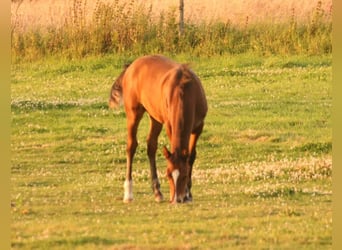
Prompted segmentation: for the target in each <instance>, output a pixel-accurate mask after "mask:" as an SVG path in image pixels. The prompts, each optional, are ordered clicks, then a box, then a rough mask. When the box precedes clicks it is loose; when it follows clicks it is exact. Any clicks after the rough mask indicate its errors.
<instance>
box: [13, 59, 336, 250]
mask: <svg viewBox="0 0 342 250" xmlns="http://www.w3.org/2000/svg"><path fill="white" fill-rule="evenodd" d="M171 57H172V58H173V59H175V60H177V61H180V62H189V63H190V64H191V67H192V68H193V70H194V71H195V72H196V73H197V75H198V76H199V77H200V79H201V81H202V83H203V86H204V89H205V91H206V95H207V100H208V105H209V111H208V115H207V117H206V123H205V127H204V132H203V134H202V136H201V138H200V140H199V143H198V150H197V151H198V156H197V160H196V162H195V165H194V172H193V196H194V200H193V202H192V203H187V204H177V205H170V204H169V202H168V201H167V197H168V195H169V193H168V192H169V190H168V189H169V187H168V182H167V179H166V177H165V167H166V162H165V160H164V157H163V156H162V152H161V148H162V146H164V145H166V146H168V145H169V142H168V139H167V137H166V135H165V132H162V134H161V135H160V138H159V150H158V153H157V164H158V166H159V167H158V171H159V177H160V181H161V186H162V192H163V194H164V197H166V200H165V201H164V202H162V203H156V202H155V201H154V198H153V194H152V190H151V187H150V176H149V164H148V159H147V154H146V143H145V142H146V136H147V132H148V118H147V116H146V117H145V118H144V119H143V120H142V122H141V125H140V128H139V133H138V137H139V147H138V149H137V153H136V156H135V161H134V166H133V173H134V174H133V178H134V187H133V193H134V201H133V202H132V203H130V204H124V203H123V202H122V198H123V182H124V176H125V161H126V159H125V155H126V153H125V148H126V145H125V143H126V122H125V113H124V111H123V108H122V107H121V108H120V109H118V110H109V109H108V107H107V100H108V97H109V90H110V88H111V85H112V82H113V80H114V79H115V78H116V76H118V74H119V73H120V72H121V69H122V66H123V65H124V63H125V62H127V61H130V60H132V59H134V58H135V56H133V55H130V56H124V55H123V54H111V53H108V54H104V55H101V56H99V55H91V56H86V57H83V58H81V59H80V58H78V59H77V58H69V57H64V56H61V57H46V58H41V59H37V60H34V61H26V60H23V61H17V62H16V63H13V64H12V70H11V74H12V76H11V112H12V117H11V124H12V126H11V127H12V132H11V159H12V160H11V161H12V162H11V163H12V167H11V213H12V223H11V242H12V249H82V250H83V249H331V248H332V159H331V156H332V129H331V127H332V118H331V116H332V115H331V109H332V65H331V60H332V58H331V57H332V56H331V54H329V53H328V54H319V55H290V54H287V55H275V54H268V55H267V56H265V55H264V56H262V55H261V54H258V53H243V54H235V55H229V54H223V55H218V54H217V55H212V56H194V55H191V54H187V53H180V54H177V55H173V56H172V55H171Z"/></svg>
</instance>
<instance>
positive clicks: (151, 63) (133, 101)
mask: <svg viewBox="0 0 342 250" xmlns="http://www.w3.org/2000/svg"><path fill="white" fill-rule="evenodd" d="M122 97H123V102H124V106H125V111H126V117H127V132H128V136H127V171H126V180H125V183H124V191H125V193H124V202H130V201H132V200H133V190H132V189H133V182H132V162H133V157H134V153H135V150H136V148H137V146H138V142H137V137H136V135H137V129H138V125H139V121H140V120H141V118H142V116H143V114H144V112H145V111H147V113H148V114H149V116H150V132H149V135H148V138H147V154H148V158H149V162H150V168H151V179H152V189H153V192H154V196H155V200H156V201H161V200H163V195H162V193H161V192H160V184H159V180H158V175H157V170H156V160H155V156H156V150H157V146H158V136H159V134H160V132H161V130H162V126H163V124H165V127H166V133H167V136H168V138H169V139H170V143H171V152H170V151H169V150H167V149H166V147H164V150H163V152H164V155H165V157H166V159H167V162H168V164H167V177H168V180H169V184H170V202H172V203H176V202H185V201H191V200H192V195H191V185H192V183H191V173H192V166H193V163H194V161H195V158H196V142H197V140H198V138H199V136H200V134H201V132H202V129H203V125H204V118H205V116H206V113H207V109H208V108H207V101H206V97H205V94H204V90H203V87H202V84H201V82H200V80H199V78H198V77H197V76H196V75H195V74H194V73H193V72H192V71H191V70H190V69H189V67H188V66H187V65H185V64H179V63H176V62H174V61H172V60H170V59H168V58H166V57H164V56H159V55H154V56H144V57H141V58H138V59H136V60H135V61H134V62H133V63H132V64H130V65H127V66H126V67H125V69H124V71H123V72H122V73H121V74H120V76H119V77H118V78H117V79H116V81H115V82H114V84H113V86H112V89H111V93H110V99H109V106H110V107H111V108H114V107H117V106H118V105H119V104H120V102H121V99H122Z"/></svg>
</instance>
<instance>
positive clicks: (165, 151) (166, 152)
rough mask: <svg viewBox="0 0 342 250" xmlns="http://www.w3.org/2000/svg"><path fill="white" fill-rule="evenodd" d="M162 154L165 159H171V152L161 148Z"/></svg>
mask: <svg viewBox="0 0 342 250" xmlns="http://www.w3.org/2000/svg"><path fill="white" fill-rule="evenodd" d="M163 153H164V156H165V158H166V159H169V158H170V157H171V152H170V151H169V150H168V149H167V148H166V147H165V146H164V147H163Z"/></svg>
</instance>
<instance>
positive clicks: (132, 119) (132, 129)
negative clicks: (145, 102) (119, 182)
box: [123, 107, 145, 202]
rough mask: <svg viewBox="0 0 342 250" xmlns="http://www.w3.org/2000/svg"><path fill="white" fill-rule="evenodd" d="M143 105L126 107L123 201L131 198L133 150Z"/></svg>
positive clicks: (128, 200) (136, 142)
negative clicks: (125, 159)
mask: <svg viewBox="0 0 342 250" xmlns="http://www.w3.org/2000/svg"><path fill="white" fill-rule="evenodd" d="M144 112H145V110H144V108H143V107H138V108H134V109H130V110H129V109H126V115H127V147H126V158H127V161H126V164H127V166H126V180H125V183H124V191H125V193H124V199H123V201H124V202H130V201H132V200H133V181H132V164H133V157H134V154H135V150H136V149H137V146H138V141H137V131H138V126H139V122H140V120H141V118H142V116H143V114H144Z"/></svg>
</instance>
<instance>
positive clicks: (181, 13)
mask: <svg viewBox="0 0 342 250" xmlns="http://www.w3.org/2000/svg"><path fill="white" fill-rule="evenodd" d="M183 34H184V0H180V1H179V35H181V36H182V35H183Z"/></svg>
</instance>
